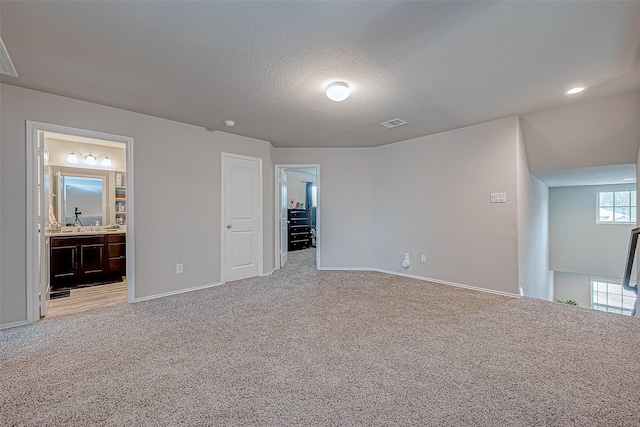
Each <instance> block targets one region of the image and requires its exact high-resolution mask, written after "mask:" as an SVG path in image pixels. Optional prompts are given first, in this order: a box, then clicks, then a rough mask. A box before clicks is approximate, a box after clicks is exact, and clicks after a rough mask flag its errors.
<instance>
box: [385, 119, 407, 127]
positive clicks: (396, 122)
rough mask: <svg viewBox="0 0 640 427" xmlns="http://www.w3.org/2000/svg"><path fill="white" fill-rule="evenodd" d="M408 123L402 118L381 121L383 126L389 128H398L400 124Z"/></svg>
mask: <svg viewBox="0 0 640 427" xmlns="http://www.w3.org/2000/svg"><path fill="white" fill-rule="evenodd" d="M406 124H407V122H405V121H404V120H402V119H393V120H387V121H386V122H382V123H380V125H381V126H384V127H386V128H387V129H391V128H396V127H398V126H402V125H406Z"/></svg>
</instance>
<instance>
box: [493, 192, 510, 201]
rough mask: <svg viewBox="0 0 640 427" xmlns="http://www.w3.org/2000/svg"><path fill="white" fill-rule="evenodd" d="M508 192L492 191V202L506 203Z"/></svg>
mask: <svg viewBox="0 0 640 427" xmlns="http://www.w3.org/2000/svg"><path fill="white" fill-rule="evenodd" d="M506 202H507V193H491V203H506Z"/></svg>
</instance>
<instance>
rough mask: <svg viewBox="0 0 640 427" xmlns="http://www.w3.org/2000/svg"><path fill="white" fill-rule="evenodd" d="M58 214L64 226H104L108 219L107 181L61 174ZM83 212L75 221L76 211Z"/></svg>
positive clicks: (96, 177)
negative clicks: (97, 223) (97, 224)
mask: <svg viewBox="0 0 640 427" xmlns="http://www.w3.org/2000/svg"><path fill="white" fill-rule="evenodd" d="M59 185H60V186H59V191H58V195H59V206H58V212H59V217H60V223H61V224H62V225H67V224H74V222H75V224H74V225H84V226H88V225H92V224H95V223H96V221H98V222H99V223H100V225H104V224H105V222H104V219H105V218H106V206H107V203H106V193H105V191H104V190H105V179H104V177H100V176H89V175H85V176H79V175H69V174H64V173H61V174H60V181H59ZM76 208H77V209H78V211H79V212H82V214H80V215H79V216H78V220H79V222H80V224H78V222H76V221H75V219H76V218H75V210H76Z"/></svg>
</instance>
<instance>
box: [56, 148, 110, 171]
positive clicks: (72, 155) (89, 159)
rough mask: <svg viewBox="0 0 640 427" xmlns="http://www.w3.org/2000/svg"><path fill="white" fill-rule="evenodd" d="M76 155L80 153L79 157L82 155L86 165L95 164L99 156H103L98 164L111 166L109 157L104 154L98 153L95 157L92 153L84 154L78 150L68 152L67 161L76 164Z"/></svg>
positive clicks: (77, 160)
mask: <svg viewBox="0 0 640 427" xmlns="http://www.w3.org/2000/svg"><path fill="white" fill-rule="evenodd" d="M78 155H80V157H84V162H85V163H86V164H88V165H95V164H96V162H97V161H98V159H99V158H101V157H104V158H103V159H102V162H101V163H100V164H101V165H102V166H105V167H110V166H111V159H110V158H109V156H107V155H106V154H100V155H99V156H98V157H96V156H94V155H93V154H91V153H89V154H87V155H86V156H85V155H83V154H82V153H81V152H80V151H78V150H73V151H72V152H71V153H69V155H68V156H67V163H72V164H77V163H78V162H79V159H78Z"/></svg>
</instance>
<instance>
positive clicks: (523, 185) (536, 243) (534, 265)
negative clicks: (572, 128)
mask: <svg viewBox="0 0 640 427" xmlns="http://www.w3.org/2000/svg"><path fill="white" fill-rule="evenodd" d="M517 137H518V142H517V144H518V147H517V157H518V159H517V163H518V276H519V281H520V287H521V288H522V291H523V294H524V295H526V296H530V297H535V298H542V299H546V300H552V299H553V273H552V272H551V271H550V270H549V187H547V186H546V185H545V184H544V183H543V182H542V181H540V180H538V179H537V178H536V177H534V176H533V175H531V174H530V173H529V164H528V161H527V152H526V149H525V144H524V138H523V137H522V132H521V129H520V126H518V134H517Z"/></svg>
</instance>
